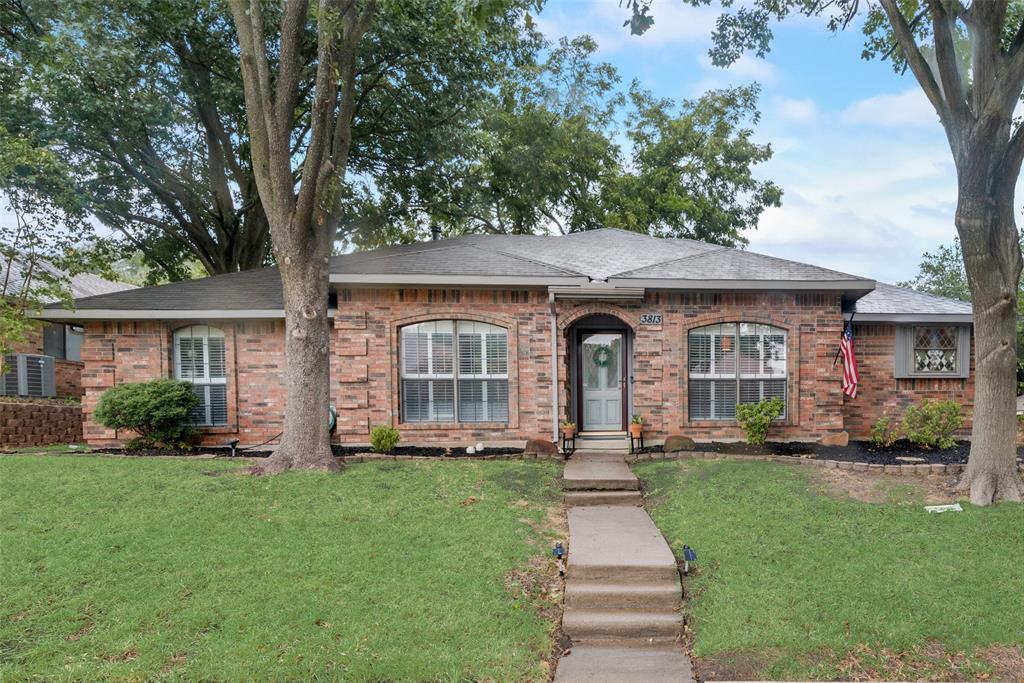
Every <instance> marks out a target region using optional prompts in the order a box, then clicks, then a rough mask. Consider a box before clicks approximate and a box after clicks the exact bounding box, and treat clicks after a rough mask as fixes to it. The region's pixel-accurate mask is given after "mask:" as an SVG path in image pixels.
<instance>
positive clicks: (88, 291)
mask: <svg viewBox="0 0 1024 683" xmlns="http://www.w3.org/2000/svg"><path fill="white" fill-rule="evenodd" d="M7 266H8V264H7V262H6V261H5V262H3V263H0V282H3V281H5V280H6V281H7V291H8V292H11V293H13V294H17V293H19V292H21V288H22V285H23V284H24V282H25V277H26V276H27V274H28V273H27V271H28V268H27V267H26V266H25V264H23V263H21V262H20V261H13V262H11V263H10V273H8V272H7V270H8V268H7ZM33 268H41V269H43V270H44V271H45V272H46V273H47V274H49V275H51V276H53V277H55V278H58V279H61V280H64V281H65V282H67V286H68V289H69V291H70V292H71V298H72V299H81V298H83V297H88V296H96V295H99V294H110V293H112V292H122V291H125V290H129V289H138V288H137V287H136V286H135V285H130V284H128V283H127V282H115V281H112V280H105V279H103V278H101V277H100V276H99V275H93V274H92V273H79V274H78V275H71V276H70V277H69V276H68V274H67V273H65V272H64V271H63V270H61V269H60V268H57V267H56V266H54V265H53V264H52V263H50V262H49V261H43V260H39V261H36V263H35V265H34V266H33Z"/></svg>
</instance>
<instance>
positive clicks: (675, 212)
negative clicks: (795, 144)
mask: <svg viewBox="0 0 1024 683" xmlns="http://www.w3.org/2000/svg"><path fill="white" fill-rule="evenodd" d="M524 6H525V7H533V6H534V5H533V4H532V3H529V2H513V3H499V4H495V5H494V6H493V7H490V6H489V7H488V9H487V11H486V12H484V13H483V15H484V18H483V19H480V20H477V21H467V20H466V17H465V14H464V11H463V10H464V8H463V3H461V2H458V1H457V0H445V1H443V2H431V1H428V0H410V1H409V2H401V3H395V2H392V3H384V4H382V5H381V6H380V7H379V8H378V10H377V14H378V15H379V19H378V20H377V21H375V22H374V23H373V26H372V27H371V28H370V29H369V32H368V34H367V36H366V37H365V39H364V40H365V43H366V49H365V50H363V51H361V52H360V55H359V57H358V59H359V63H358V66H357V70H356V93H355V110H354V118H353V121H352V148H351V152H350V155H349V164H348V173H347V174H346V177H345V179H344V181H343V183H342V185H341V188H340V190H339V191H340V192H341V193H342V194H343V195H344V196H345V197H346V202H345V203H344V207H343V215H342V217H341V221H340V230H339V235H338V237H339V239H340V240H342V244H343V245H345V244H346V243H349V244H354V245H355V246H357V247H364V248H365V247H372V246H378V245H381V244H388V243H393V242H401V241H413V240H416V239H422V238H424V237H425V236H426V235H429V229H430V227H431V226H438V227H440V228H441V229H442V230H443V231H444V232H445V233H446V234H450V235H457V234H462V233H466V232H500V233H529V232H537V231H545V230H556V231H562V232H572V231H578V230H586V229H591V228H595V227H601V226H605V225H614V226H619V227H624V228H627V229H631V230H637V231H641V232H652V233H655V234H664V235H674V236H679V237H695V238H699V239H706V240H709V241H712V242H718V243H722V244H729V245H735V244H743V243H745V241H746V239H745V237H743V232H744V231H746V230H749V229H752V228H754V227H756V224H757V219H758V217H759V215H760V213H761V212H762V211H763V209H764V207H766V206H770V205H775V204H778V201H779V196H780V194H781V193H780V192H779V190H778V188H777V187H776V186H775V185H773V184H772V183H771V182H768V181H757V180H754V179H753V176H752V173H751V170H752V168H753V167H754V166H756V165H757V164H758V163H760V162H762V161H764V160H765V159H767V158H768V157H769V156H770V154H771V150H770V147H769V146H767V145H757V144H754V143H752V142H751V140H750V130H749V128H748V127H749V126H750V125H753V124H754V123H756V120H757V110H756V91H755V90H754V89H753V88H740V89H736V90H731V91H723V92H718V93H709V94H708V95H707V96H705V97H703V98H700V99H698V100H695V101H690V102H684V103H681V104H680V105H676V104H674V103H671V102H667V101H660V100H655V99H653V98H652V97H650V96H649V95H648V94H646V93H644V92H643V91H642V90H641V89H640V87H639V86H638V85H637V84H633V86H632V87H631V88H629V90H628V91H624V90H623V89H622V88H621V87H620V82H619V76H618V74H617V73H616V71H615V69H614V68H612V67H611V66H610V65H608V64H602V63H599V62H597V61H596V60H595V59H594V52H595V50H596V45H595V43H594V42H593V40H591V39H589V38H587V37H583V38H578V39H576V40H573V41H566V40H563V41H561V42H559V43H557V44H554V45H549V44H547V43H546V42H545V41H544V40H543V39H542V38H541V37H540V36H539V34H538V33H536V32H535V31H534V30H532V28H530V22H529V21H527V20H526V18H525V15H524V13H523V12H522V10H523V7H524ZM275 11H279V9H278V10H273V8H272V7H268V8H267V12H268V22H267V24H266V26H271V25H272V24H273V22H275V21H277V19H276V17H278V16H279V15H278V14H274V13H273V12H275ZM0 12H2V16H0V25H2V26H4V27H6V30H5V31H3V32H2V33H0V122H3V123H5V125H7V126H8V128H9V129H10V130H12V131H15V132H18V133H19V134H26V135H31V136H33V137H34V138H36V139H38V140H40V141H41V142H42V143H43V144H45V145H47V146H49V147H50V148H51V149H53V150H55V151H56V152H57V153H58V154H59V155H60V156H61V157H62V158H64V159H65V160H66V161H67V162H68V164H67V168H68V169H69V171H70V173H71V176H72V177H71V181H72V183H73V185H74V186H75V188H76V189H77V191H78V192H79V194H80V195H81V197H82V199H83V202H84V205H85V206H86V208H87V210H88V211H89V212H90V213H91V214H93V215H94V216H96V217H97V218H98V219H99V220H100V221H101V222H102V223H103V224H104V225H105V226H106V227H107V228H108V229H109V230H110V231H113V233H114V235H115V237H116V241H117V242H118V243H120V244H122V245H124V246H126V247H127V248H128V249H129V250H130V251H132V252H141V253H142V255H143V258H144V260H145V262H146V264H147V265H148V266H149V267H150V270H149V277H150V279H151V281H156V280H163V279H179V278H185V277H189V276H190V275H191V273H192V272H193V271H194V268H193V264H196V263H198V264H199V265H200V266H201V267H202V268H203V269H204V270H205V271H206V272H209V273H222V272H232V271H235V270H239V269H247V268H254V267H259V266H262V265H265V264H267V263H269V262H270V261H271V260H272V258H273V257H272V254H271V251H270V233H269V224H268V221H267V216H266V211H265V209H264V204H263V202H262V201H261V200H260V193H259V188H258V185H257V183H256V181H255V177H254V174H253V169H252V165H251V161H250V141H249V137H248V131H247V128H246V121H245V109H244V101H243V100H244V98H243V90H242V76H241V71H240V69H239V66H238V59H237V55H238V52H239V46H238V41H237V35H236V32H235V28H234V24H233V22H232V21H231V20H230V18H229V16H228V12H227V8H226V6H224V4H223V2H222V0H186V1H185V2H169V1H167V0H151V1H147V2H134V1H130V0H114V1H113V2H93V1H91V0H86V1H85V2H79V3H70V4H68V3H59V2H56V1H55V0H0ZM266 30H267V32H268V35H267V36H266V37H267V38H268V40H276V39H275V38H273V36H272V31H270V29H266ZM300 60H301V66H300V82H301V85H300V90H299V96H298V99H297V102H296V110H295V114H294V124H295V126H294V130H293V136H292V145H293V150H294V151H296V152H297V151H298V150H299V149H300V148H301V146H302V145H303V144H304V143H305V141H306V138H307V137H308V135H309V130H310V111H311V109H310V108H311V104H312V92H313V83H312V78H313V74H314V72H315V68H316V64H317V56H316V49H315V37H314V34H313V33H312V31H311V30H307V31H306V33H305V34H304V35H303V39H302V41H301V43H300ZM621 140H626V141H628V144H627V145H626V149H620V146H619V144H618V142H619V141H621ZM294 180H295V182H296V186H297V185H298V183H299V181H300V172H299V170H298V169H296V172H295V175H294Z"/></svg>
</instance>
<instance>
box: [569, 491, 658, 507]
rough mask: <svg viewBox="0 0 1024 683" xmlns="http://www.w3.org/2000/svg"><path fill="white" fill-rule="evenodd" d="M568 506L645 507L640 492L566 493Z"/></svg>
mask: <svg viewBox="0 0 1024 683" xmlns="http://www.w3.org/2000/svg"><path fill="white" fill-rule="evenodd" d="M565 504H566V505H643V499H642V498H641V497H640V492H639V491H615V490H605V491H600V490H598V491H566V493H565Z"/></svg>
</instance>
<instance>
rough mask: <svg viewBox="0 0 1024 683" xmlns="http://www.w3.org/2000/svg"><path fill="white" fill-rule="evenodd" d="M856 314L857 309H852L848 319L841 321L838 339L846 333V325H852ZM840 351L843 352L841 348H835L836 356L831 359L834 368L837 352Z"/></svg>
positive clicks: (837, 358) (837, 356)
mask: <svg viewBox="0 0 1024 683" xmlns="http://www.w3.org/2000/svg"><path fill="white" fill-rule="evenodd" d="M856 315H857V311H854V312H853V313H851V314H850V319H849V320H844V321H843V331H842V332H840V333H839V339H840V341H841V340H842V338H843V335H845V334H846V326H847V325H853V319H854V317H856ZM842 352H843V351H842V348H838V349H836V357H835V358H833V359H832V367H833V368H835V367H836V363H838V362H839V354H840V353H842Z"/></svg>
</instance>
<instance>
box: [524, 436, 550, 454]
mask: <svg viewBox="0 0 1024 683" xmlns="http://www.w3.org/2000/svg"><path fill="white" fill-rule="evenodd" d="M523 453H524V454H525V455H534V456H536V455H558V446H556V445H555V444H553V443H551V442H550V441H544V440H543V439H530V440H529V441H527V442H526V448H524V449H523Z"/></svg>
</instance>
